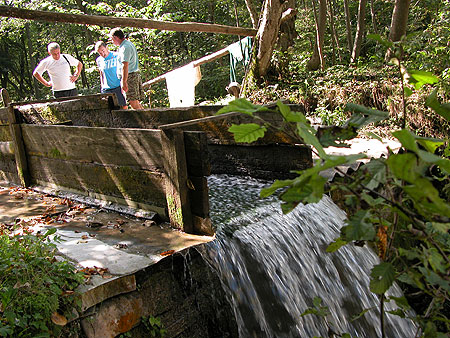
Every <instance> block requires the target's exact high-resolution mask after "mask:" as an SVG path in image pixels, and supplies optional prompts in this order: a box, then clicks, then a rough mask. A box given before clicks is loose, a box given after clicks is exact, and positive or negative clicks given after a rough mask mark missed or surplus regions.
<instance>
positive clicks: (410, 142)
mask: <svg viewBox="0 0 450 338" xmlns="http://www.w3.org/2000/svg"><path fill="white" fill-rule="evenodd" d="M392 135H393V136H394V137H396V138H397V139H398V140H399V141H400V143H401V144H402V146H403V147H404V148H405V149H408V150H411V151H414V152H417V151H418V150H419V147H418V146H417V143H416V135H414V134H413V133H412V132H410V131H409V130H406V129H402V130H398V131H394V132H393V133H392Z"/></svg>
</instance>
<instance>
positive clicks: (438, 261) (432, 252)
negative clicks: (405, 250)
mask: <svg viewBox="0 0 450 338" xmlns="http://www.w3.org/2000/svg"><path fill="white" fill-rule="evenodd" d="M427 253H428V262H429V263H430V265H431V267H432V268H433V270H434V271H436V272H441V273H445V272H446V270H447V269H446V266H445V261H444V258H443V257H442V255H441V254H440V253H439V252H438V250H437V249H436V248H430V249H429V250H428V252H427Z"/></svg>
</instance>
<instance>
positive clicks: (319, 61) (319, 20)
mask: <svg viewBox="0 0 450 338" xmlns="http://www.w3.org/2000/svg"><path fill="white" fill-rule="evenodd" d="M312 3H313V9H314V18H315V21H316V43H315V45H314V50H313V54H312V56H311V58H310V59H309V61H308V63H307V65H306V68H307V69H308V70H317V69H319V67H320V68H321V69H322V70H323V69H324V67H325V66H324V61H323V52H322V49H323V40H324V37H325V29H326V25H327V1H326V0H319V14H318V15H316V6H315V3H314V0H312Z"/></svg>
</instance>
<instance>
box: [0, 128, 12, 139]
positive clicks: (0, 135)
mask: <svg viewBox="0 0 450 338" xmlns="http://www.w3.org/2000/svg"><path fill="white" fill-rule="evenodd" d="M8 141H12V136H11V130H10V129H9V125H4V126H0V142H8Z"/></svg>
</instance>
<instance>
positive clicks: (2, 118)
mask: <svg viewBox="0 0 450 338" xmlns="http://www.w3.org/2000/svg"><path fill="white" fill-rule="evenodd" d="M0 124H8V107H4V108H0Z"/></svg>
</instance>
